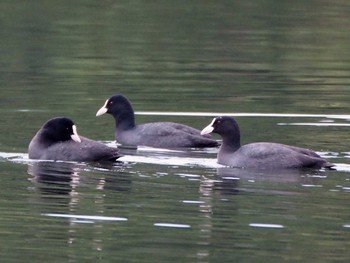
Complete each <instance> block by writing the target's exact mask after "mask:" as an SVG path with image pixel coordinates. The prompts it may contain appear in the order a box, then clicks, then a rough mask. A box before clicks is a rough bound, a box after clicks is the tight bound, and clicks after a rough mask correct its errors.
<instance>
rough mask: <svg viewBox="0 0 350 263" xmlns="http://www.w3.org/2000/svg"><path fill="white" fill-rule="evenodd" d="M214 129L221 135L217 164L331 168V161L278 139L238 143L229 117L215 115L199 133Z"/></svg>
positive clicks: (231, 119) (265, 167)
mask: <svg viewBox="0 0 350 263" xmlns="http://www.w3.org/2000/svg"><path fill="white" fill-rule="evenodd" d="M211 132H214V133H217V134H219V135H220V136H221V137H222V140H223V142H222V145H221V147H220V149H219V152H218V156H217V160H218V163H219V164H223V165H227V166H232V167H240V168H253V169H283V168H284V169H286V168H307V167H309V168H322V167H324V168H331V167H333V166H334V164H332V163H329V162H327V161H326V160H324V159H322V158H321V157H320V156H319V155H318V154H317V153H315V152H314V151H312V150H308V149H305V148H299V147H295V146H289V145H285V144H280V143H270V142H257V143H250V144H246V145H241V140H240V130H239V126H238V123H237V122H236V120H235V119H234V118H232V117H228V116H221V117H216V118H214V119H213V121H212V122H211V123H210V124H209V125H208V126H207V127H205V128H204V129H203V130H202V132H201V134H209V133H211Z"/></svg>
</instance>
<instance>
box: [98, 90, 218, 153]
mask: <svg viewBox="0 0 350 263" xmlns="http://www.w3.org/2000/svg"><path fill="white" fill-rule="evenodd" d="M105 113H109V114H111V115H112V116H113V117H114V119H115V121H116V132H115V139H116V140H117V142H119V143H121V144H123V145H128V146H137V145H144V146H151V147H157V148H181V147H201V148H204V147H217V146H219V143H218V142H217V141H215V140H213V139H211V138H210V136H208V135H207V136H202V135H201V134H200V130H197V129H195V128H192V127H190V126H187V125H183V124H179V123H174V122H154V123H146V124H140V125H137V124H136V123H135V115H134V110H133V108H132V106H131V103H130V101H129V100H128V99H127V98H126V97H125V96H123V95H120V94H118V95H115V96H112V97H111V98H109V99H107V100H106V102H105V104H104V105H103V106H102V108H101V109H99V110H98V111H97V113H96V116H100V115H103V114H105Z"/></svg>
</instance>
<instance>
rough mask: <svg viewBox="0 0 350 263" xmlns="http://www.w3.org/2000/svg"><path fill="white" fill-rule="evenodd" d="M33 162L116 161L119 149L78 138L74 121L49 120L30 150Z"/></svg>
mask: <svg viewBox="0 0 350 263" xmlns="http://www.w3.org/2000/svg"><path fill="white" fill-rule="evenodd" d="M28 155H29V158H30V159H41V160H62V161H77V162H96V161H115V160H116V159H118V158H119V157H120V156H121V155H120V154H119V151H118V149H117V148H111V147H108V146H107V145H105V144H103V143H100V142H97V141H93V140H90V139H88V138H85V137H82V136H79V135H78V133H77V128H76V126H75V125H74V123H73V121H72V120H71V119H69V118H66V117H57V118H53V119H51V120H48V121H47V122H46V123H45V124H44V125H43V126H42V127H41V128H40V130H39V131H38V132H37V133H36V135H35V136H34V137H33V139H32V140H31V142H30V144H29V147H28Z"/></svg>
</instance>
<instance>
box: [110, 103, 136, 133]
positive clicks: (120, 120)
mask: <svg viewBox="0 0 350 263" xmlns="http://www.w3.org/2000/svg"><path fill="white" fill-rule="evenodd" d="M113 117H114V119H115V124H116V128H117V130H129V129H133V128H135V126H136V123H135V114H134V110H133V108H132V107H131V105H126V106H125V107H123V109H122V110H121V111H118V113H117V114H113Z"/></svg>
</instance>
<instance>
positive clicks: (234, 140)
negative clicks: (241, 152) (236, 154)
mask: <svg viewBox="0 0 350 263" xmlns="http://www.w3.org/2000/svg"><path fill="white" fill-rule="evenodd" d="M240 147H241V138H240V135H239V134H235V135H231V134H230V135H226V136H224V137H223V139H222V146H221V148H222V149H223V150H229V151H231V152H232V151H236V150H238V149H239V148H240Z"/></svg>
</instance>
